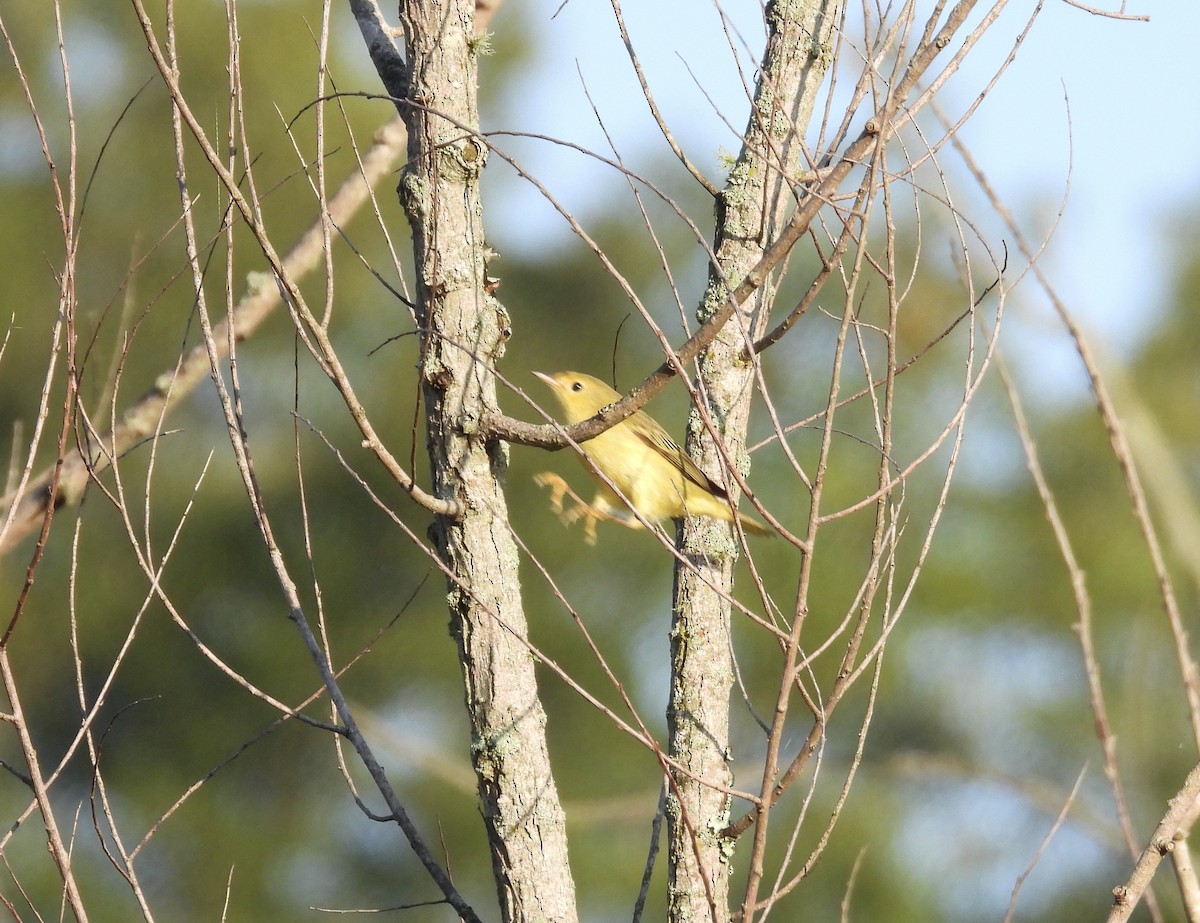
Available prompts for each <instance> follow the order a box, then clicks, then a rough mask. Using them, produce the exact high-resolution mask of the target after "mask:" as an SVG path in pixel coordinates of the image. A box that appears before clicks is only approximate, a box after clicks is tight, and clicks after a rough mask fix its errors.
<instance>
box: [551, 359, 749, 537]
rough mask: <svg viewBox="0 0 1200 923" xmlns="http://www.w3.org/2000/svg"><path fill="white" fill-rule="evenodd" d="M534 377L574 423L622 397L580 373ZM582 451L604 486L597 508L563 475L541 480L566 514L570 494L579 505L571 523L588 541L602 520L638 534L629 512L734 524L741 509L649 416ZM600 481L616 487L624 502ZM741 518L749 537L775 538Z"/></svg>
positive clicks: (595, 502) (637, 417)
mask: <svg viewBox="0 0 1200 923" xmlns="http://www.w3.org/2000/svg"><path fill="white" fill-rule="evenodd" d="M533 374H534V375H536V376H537V377H538V378H540V379H541V380H542V381H544V382H545V383H546V384H547V385H549V386H550V390H551V392H553V394H554V396H555V398H557V400H558V403H559V404H560V405H561V406H562V409H563V415H564V417H565V418H566V422H567V423H579V422H581V421H583V420H586V419H588V417H591V416H594V415H595V414H596V413H597V412H598V411H599V410H600V408H602V407H606V406H608V405H609V404H611V403H613V401H616V400H618V399H619V398H620V397H621V395H620V394H619V393H617V392H616V391H614V390H613V389H612V388H610V387H609V386H608V385H606V384H605V383H604V382H602V381H601V380H600V379H598V378H593V377H592V376H591V375H584V374H583V373H581V372H556V373H555V374H553V375H545V374H543V373H542V372H534V373H533ZM580 448H582V449H583V454H584V456H585V458H586V462H585V465H584V467H586V468H587V469H588V473H589V474H590V475H591V476H592V477H593V478H594V479H595V480H596V482H597V483H598V484H599V485H600V490H599V491H598V492H597V494H596V498H595V499H594V500H593V501H592V502H591V504H588V503H586V502H584V501H583V500H580V499H579V497H578V496H576V495H575V494H574V492H572V491H571V489H570V488H569V487H568V486H567V485H566V482H565V481H563V479H562V478H560V477H559V476H558V475H556V474H552V473H549V472H547V473H543V474H539V475H538V476H537V480H538V483H540V484H542V485H544V486H547V487H549V488H550V489H551V498H550V499H551V503H553V504H554V506H555V508H556V509H558V510H560V511H561V510H562V500H563V495H564V494H570V495H571V497H572V498H573V499H574V500H575V501H576V503H577V504H578V506H577V507H576V509H575V510H573V511H572V512H571V513H569V514H567V519H568V521H573V520H575V519H578V518H580V517H584V518H586V520H587V522H586V524H585V529H586V534H587V539H588V541H589V542H595V540H596V520H597V519H607V520H610V521H613V522H619V523H621V524H622V525H626V526H629V527H630V528H631V529H639V528H641V526H642V524H641V523H640V522H638V520H637V518H636V517H634V516H633V515H632V513H631V512H630V509H629V508H630V507H632V508H633V509H634V510H637V512H638V513H640V514H641V516H642V517H643V518H645V519H649V520H651V521H659V520H663V519H680V518H682V517H684V516H711V517H712V518H713V519H723V520H724V521H726V522H732V521H733V517H734V511H733V509H732V508H731V507H730V505H729V495H728V494H727V493H726V492H725V489H724V488H723V487H721V486H720V485H719V484H715V483H713V481H712V479H711V478H709V477H708V475H706V474H705V473H704V472H703V471H701V470H700V469H699V468H698V467H696V465H695V463H694V462H693V461H692V460H691V459H690V458H688V457H687V456H686V455H685V454H684V452H683V449H681V448H680V447H679V445H678V444H677V443H676V442H675V440H673V439H672V438H671V437H670V436H669V435H668V434H667V431H666V430H665V429H663V428H662V427H661V426H660V425H659V424H658V422H657V421H655V420H654V418H653V417H651V416H650V415H649V414H648V413H646V412H645V411H642V410H639V411H638V412H637V413H635V414H634V415H633V416H631V417H629V419H627V420H622V421H621V422H620V423H618V424H617V425H616V426H614V427H612V428H611V429H608V430H605V431H604V432H603V433H601V434H600V435H599V436H596V437H594V438H592V439H589V440H587V441H586V442H584V443H582V444H581V446H580ZM597 472H599V473H597ZM600 475H603V476H604V477H606V478H608V480H610V481H612V483H613V484H615V485H616V487H617V490H618V491H620V494H621V496H618V494H617V493H616V492H614V491H613V489H612V488H611V487H610V486H609V485H608V484H607V483H605V481H604V477H601V476H600ZM736 515H737V517H738V521H739V522H741V524H742V528H743V529H745V530H746V531H747V532H754V533H756V534H758V535H771V534H772V533H771V531H770V530H769V529H767V527H766V526H764V525H762V524H761V523H759V522H757V521H755V520H754V519H751V518H750V517H749V516H747V515H745V514H744V513H738V514H736Z"/></svg>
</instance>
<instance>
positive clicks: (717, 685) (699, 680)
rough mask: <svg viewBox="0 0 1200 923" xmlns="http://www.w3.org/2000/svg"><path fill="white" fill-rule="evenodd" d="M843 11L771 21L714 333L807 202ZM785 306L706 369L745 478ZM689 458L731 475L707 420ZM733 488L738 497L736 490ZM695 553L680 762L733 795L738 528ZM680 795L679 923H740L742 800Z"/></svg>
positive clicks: (728, 204) (807, 11)
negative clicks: (757, 381)
mask: <svg viewBox="0 0 1200 923" xmlns="http://www.w3.org/2000/svg"><path fill="white" fill-rule="evenodd" d="M838 7H839V4H838V2H837V0H797V2H790V3H789V2H773V3H770V4H769V5H768V6H767V8H766V18H767V24H768V27H769V34H768V41H767V48H766V52H765V54H764V57H763V67H762V70H761V76H760V79H759V84H758V87H757V90H756V94H755V99H754V108H753V110H752V112H751V115H750V120H749V125H748V127H747V129H746V133H745V144H744V146H743V148H742V151H741V154H740V156H739V158H738V162H737V164H736V166H735V167H734V169H733V170H732V171H731V173H730V175H729V180H728V182H727V184H726V187H725V189H724V192H723V196H722V201H721V202H720V203H719V205H718V214H717V228H716V234H715V238H714V249H715V250H716V253H717V259H718V262H719V264H720V272H718V271H716V270H713V271H712V272H710V276H709V284H708V288H707V291H706V292H705V296H704V300H703V302H702V303H701V307H700V311H699V319H700V320H701V321H704V320H705V319H706V318H707V317H708V316H710V315H711V314H712V313H713V312H715V311H716V310H717V309H718V308H720V306H721V305H722V304H723V303H724V302H725V300H726V297H727V294H728V291H729V288H732V287H736V286H737V284H738V283H739V282H740V281H741V279H742V277H743V276H744V275H745V273H746V272H747V271H748V270H749V269H750V268H751V267H752V266H754V265H755V264H756V263H757V262H758V261H759V260H760V259H761V258H762V255H763V253H764V251H765V250H766V247H767V246H768V245H769V244H770V243H771V241H772V240H773V238H774V237H775V235H776V234H777V232H778V231H779V229H780V227H781V226H782V225H783V223H784V222H785V219H786V215H787V214H788V212H789V210H790V207H791V206H792V205H793V204H794V202H795V198H794V195H793V183H792V182H791V181H790V180H789V179H788V177H789V176H792V175H796V174H798V173H800V172H802V171H803V170H804V169H806V168H807V167H808V166H809V165H808V164H807V162H806V161H805V159H804V156H803V152H802V149H801V143H800V142H801V139H802V136H803V132H804V131H805V129H806V127H807V125H808V121H809V119H810V118H811V116H812V112H813V107H814V104H815V102H816V99H817V94H818V92H819V90H820V86H821V83H822V81H823V79H824V76H825V72H826V70H827V68H828V66H829V61H830V57H831V46H830V41H831V37H832V33H833V26H834V23H835V22H836V17H837V10H838ZM726 280H727V281H728V286H729V287H727V286H726ZM772 298H773V288H772V286H771V285H770V283H768V284H767V285H764V286H763V288H762V289H761V291H760V292H759V295H758V297H757V298H756V299H754V300H753V303H749V304H746V305H743V307H742V308H741V309H740V310H739V313H738V315H737V316H735V317H734V318H733V319H732V320H731V321H730V322H729V323H727V324H726V325H725V327H724V328H723V329H722V331H721V333H720V334H719V335H718V336H717V338H716V340H715V341H714V342H713V344H712V345H711V346H710V347H709V348H708V349H707V350H706V351H705V352H704V353H703V354H702V356H701V358H700V383H701V386H702V391H703V394H704V396H705V398H706V405H707V410H708V413H709V415H710V416H711V418H712V420H713V422H714V423H715V424H716V427H717V430H718V432H719V433H720V434H721V436H722V438H723V440H724V442H725V445H726V446H727V448H728V451H729V454H730V457H731V458H733V459H734V460H735V461H737V463H738V465H739V468H740V469H741V470H742V472H743V473H745V472H746V471H747V469H748V467H749V462H748V459H747V458H746V457H745V454H744V445H745V435H746V422H747V419H748V415H749V410H750V396H751V394H752V392H753V386H754V378H753V369H752V367H751V366H750V365H748V364H747V363H745V362H744V361H741V360H739V356H740V355H741V354H742V353H743V351H744V350H745V348H746V346H747V344H748V343H749V342H752V341H753V339H755V338H756V337H759V336H761V335H762V333H763V332H764V331H765V329H766V324H767V321H768V319H769V308H770V305H771V301H772ZM747 331H748V332H749V336H747ZM687 450H688V452H689V454H690V455H691V456H692V458H694V459H695V460H696V461H697V463H698V464H699V465H700V466H701V468H703V469H704V470H705V471H707V472H709V473H714V472H715V473H717V474H718V475H719V473H720V465H721V460H720V459H721V456H720V454H719V453H718V452H717V450H716V448H715V447H714V445H713V442H712V439H711V437H710V436H709V435H708V433H707V431H706V430H705V428H704V426H703V424H702V423H701V421H700V417H699V415H698V414H695V413H693V415H692V419H691V420H690V423H689V427H688V437H687ZM724 480H725V482H726V483H727V484H728V486H729V487H730V488H731V493H733V492H734V489H735V486H736V485H734V484H733V483H731V479H728V478H726V479H724ZM682 547H683V552H684V555H685V557H686V560H687V562H688V563H687V566H684V565H682V564H681V565H677V566H676V572H675V601H674V619H673V624H672V630H671V658H672V667H673V671H674V673H673V682H672V686H671V699H670V704H669V706H668V722H669V729H668V732H669V736H670V744H669V745H670V753H671V755H672V756H673V757H674V758H675V759H676V760H678V761H679V762H680V763H681V764H683V765H684V766H686V767H687V768H688V769H689V770H690V772H691V774H692V775H694V776H695V777H696V778H700V779H705V780H708V781H709V782H711V783H714V784H717V785H730V784H731V783H732V772H731V770H730V766H729V759H730V756H731V754H730V753H729V692H730V687H731V685H732V682H733V670H732V662H731V657H732V638H731V632H730V607H729V604H728V603H727V602H726V601H725V600H724V599H722V598H721V595H720V593H717V592H715V591H714V590H713V589H712V587H718V588H723V589H724V591H725V593H726V594H728V593H731V592H732V589H733V567H734V564H735V563H736V559H737V547H736V544H735V543H734V542H732V540H731V539H730V537H729V531H728V527H727V526H726V525H724V524H718V523H714V522H713V521H712V520H689V521H688V522H687V523H686V524H685V526H684V530H683V546H682ZM676 785H677V792H678V795H677V796H676V798H675V799H673V803H672V805H671V809H670V810H669V811H668V815H667V816H668V821H669V824H668V831H669V832H668V841H669V873H668V874H669V882H668V887H669V893H668V899H669V905H670V919H671V920H672V921H676V923H683V921H688V923H692V921H698V920H710V919H715V920H716V921H723V920H727V919H729V915H730V910H729V859H730V857H731V854H732V848H733V844H732V843H730V842H727V841H724V840H723V839H722V837H721V833H720V832H721V831H722V830H723V829H724V827H725V826H726V823H727V822H728V818H729V802H728V798H727V797H726V796H725V795H724V794H723V793H722V792H720V791H717V790H715V789H713V788H712V787H710V786H709V785H704V784H701V783H699V782H697V781H695V779H694V778H692V776H690V775H687V774H684V773H676ZM747 919H749V917H747Z"/></svg>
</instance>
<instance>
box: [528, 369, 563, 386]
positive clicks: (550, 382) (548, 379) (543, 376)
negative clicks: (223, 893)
mask: <svg viewBox="0 0 1200 923" xmlns="http://www.w3.org/2000/svg"><path fill="white" fill-rule="evenodd" d="M533 374H534V375H536V376H537V377H538V378H540V379H541V380H542V381H544V382H545V383H546V384H547V385H549V386H550V387H551V388H557V387H558V382H557V381H555V380H554V379H553V378H551V377H550V376H549V375H547V374H546V373H545V372H534V373H533Z"/></svg>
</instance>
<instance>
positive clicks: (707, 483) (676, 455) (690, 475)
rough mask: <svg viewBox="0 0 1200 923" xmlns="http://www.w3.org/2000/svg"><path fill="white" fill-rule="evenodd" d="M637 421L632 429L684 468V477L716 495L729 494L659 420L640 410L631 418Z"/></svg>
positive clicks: (659, 452) (651, 446) (667, 458)
mask: <svg viewBox="0 0 1200 923" xmlns="http://www.w3.org/2000/svg"><path fill="white" fill-rule="evenodd" d="M635 421H636V424H635V425H634V426H633V427H632V429H633V431H634V432H635V433H637V435H638V438H639V439H641V440H642V441H643V442H645V443H646V444H647V445H648V446H650V448H652V449H653V450H654V451H655V452H657V453H658V454H659V455H661V456H662V457H663V458H665V459H666V460H667V461H669V462H671V464H673V465H678V466H679V467H680V468H681V469H682V470H683V476H684V477H686V478H687V479H688V480H689V481H691V482H692V483H693V484H695V485H696V486H698V487H701V488H703V489H704V490H707V491H708V492H709V493H711V494H713V495H714V496H717V497H725V496H728V494H726V492H725V488H724V487H722V486H721V485H720V484H717V483H714V481H713V479H712V478H710V477H709V476H708V475H707V474H705V473H704V472H703V471H701V470H700V469H699V468H698V467H696V463H695V462H694V461H692V460H691V459H690V458H688V457H687V455H686V454H685V453H684V451H683V449H681V448H680V447H679V443H677V442H676V441H675V440H674V439H672V438H671V435H670V434H669V433H668V432H667V431H666V430H665V429H663V428H662V426H661V425H659V422H658V421H657V420H655V419H654V418H653V417H652V416H650V415H649V414H647V413H644V412H642V411H640V410H639V411H638V412H637V413H635V414H634V415H633V416H632V417H630V419H629V422H630V423H634V422H635Z"/></svg>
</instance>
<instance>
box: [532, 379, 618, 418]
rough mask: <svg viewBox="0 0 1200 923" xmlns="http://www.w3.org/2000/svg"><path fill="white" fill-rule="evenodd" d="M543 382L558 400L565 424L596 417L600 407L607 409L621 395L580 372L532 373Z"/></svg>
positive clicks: (598, 380)
mask: <svg viewBox="0 0 1200 923" xmlns="http://www.w3.org/2000/svg"><path fill="white" fill-rule="evenodd" d="M533 374H534V375H536V376H537V377H538V378H540V379H541V380H542V381H544V382H545V383H546V384H547V385H548V386H549V387H550V391H551V392H552V393H553V394H554V396H555V397H556V398H557V399H558V403H559V404H560V405H561V406H562V409H563V413H564V415H565V416H566V422H567V423H578V422H580V421H581V420H586V419H587V418H588V417H592V416H595V415H596V412H597V411H599V410H600V408H601V407H607V406H608V405H609V404H611V403H612V402H613V401H615V400H617V399H619V398H620V397H621V395H620V394H619V393H618V392H616V391H614V390H613V389H612V388H610V387H609V386H608V385H606V384H605V383H604V382H602V381H601V380H600V379H599V378H593V377H592V376H591V375H584V374H583V373H582V372H555V373H554V374H553V375H547V374H545V373H544V372H534V373H533Z"/></svg>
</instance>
